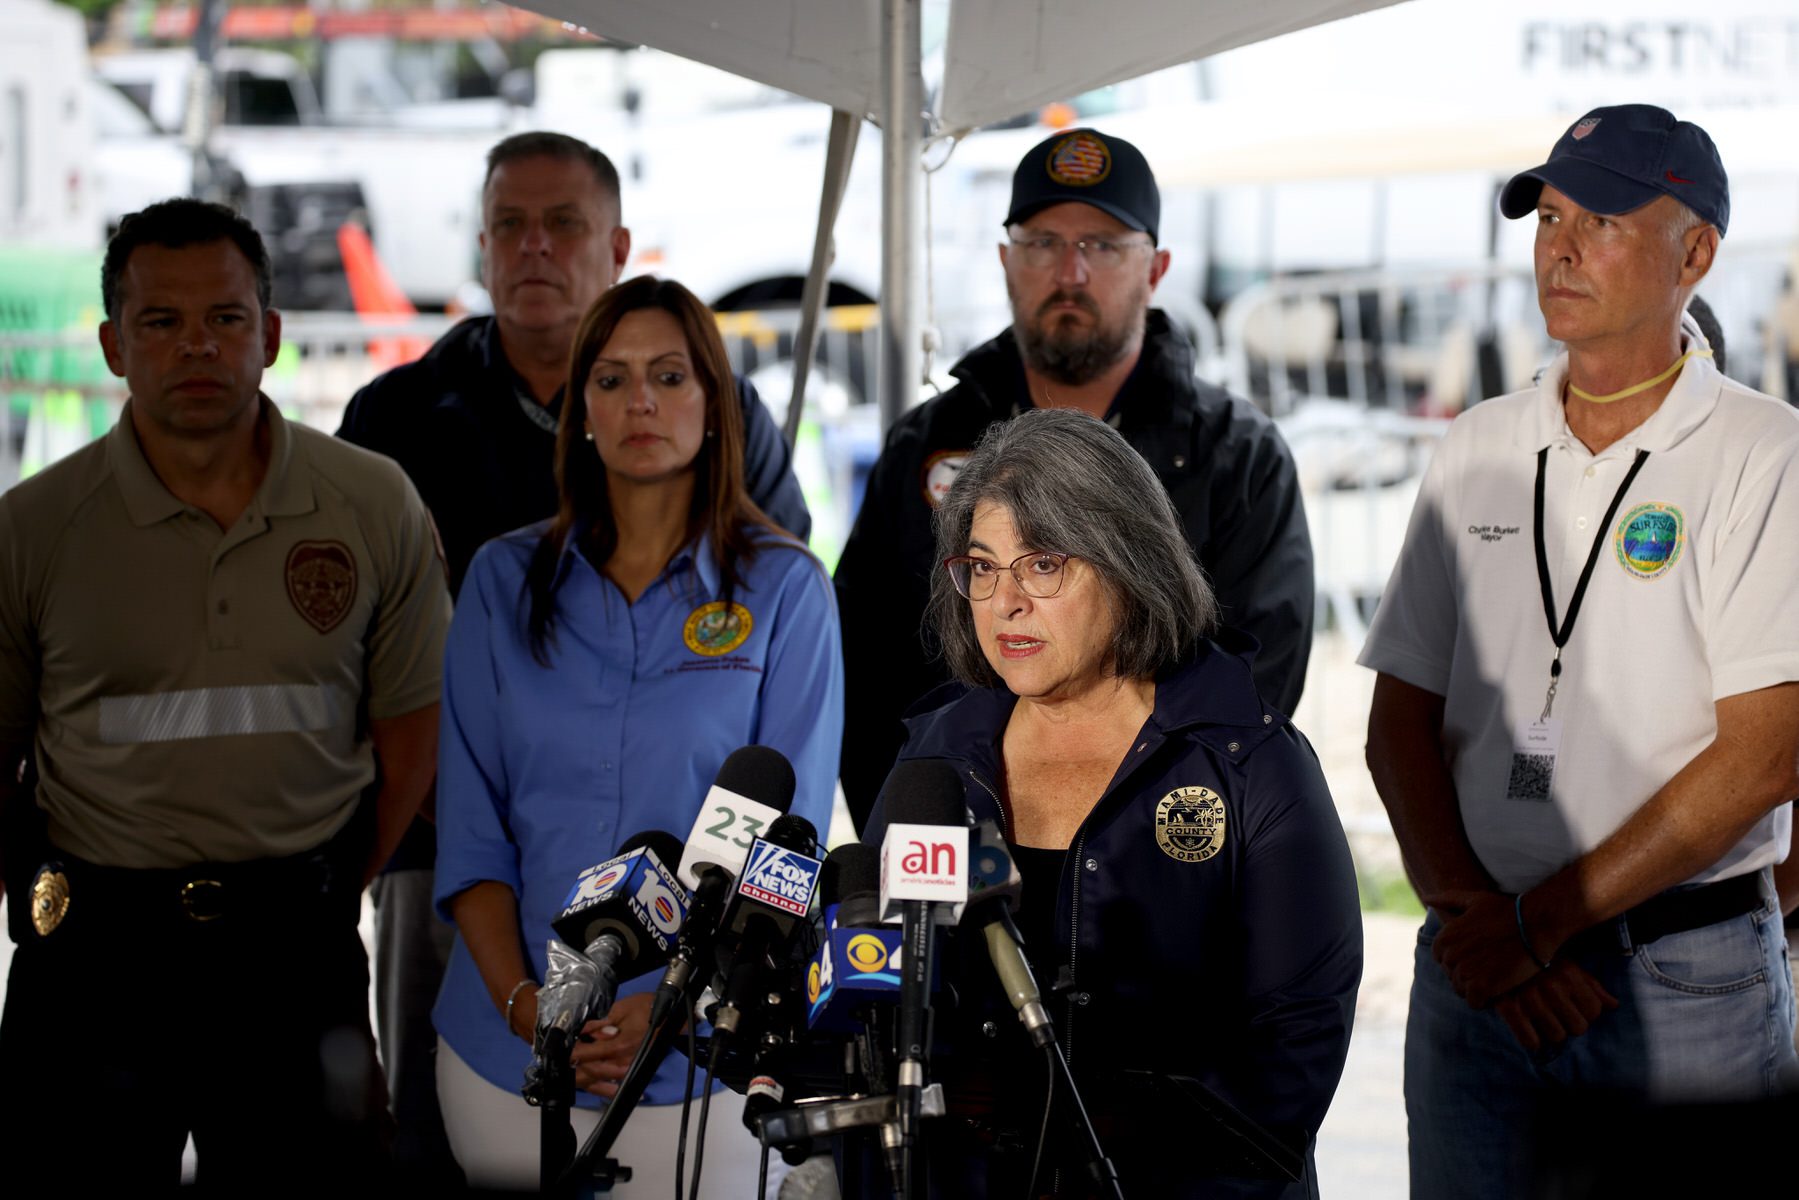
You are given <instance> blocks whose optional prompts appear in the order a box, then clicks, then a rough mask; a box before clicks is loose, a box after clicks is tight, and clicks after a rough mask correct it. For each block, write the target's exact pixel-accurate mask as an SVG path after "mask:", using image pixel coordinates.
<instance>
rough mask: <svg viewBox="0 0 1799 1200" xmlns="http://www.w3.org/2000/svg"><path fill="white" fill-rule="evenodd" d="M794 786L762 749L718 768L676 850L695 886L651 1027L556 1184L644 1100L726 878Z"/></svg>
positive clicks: (787, 771) (704, 959)
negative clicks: (681, 845)
mask: <svg viewBox="0 0 1799 1200" xmlns="http://www.w3.org/2000/svg"><path fill="white" fill-rule="evenodd" d="M794 783H795V781H794V777H793V766H792V765H791V764H790V763H789V762H788V761H787V759H786V757H785V756H783V755H782V754H781V752H780V751H779V750H774V749H770V748H769V747H767V746H743V747H740V748H739V749H736V750H733V751H732V752H731V754H730V756H729V757H727V758H726V759H725V761H724V763H723V764H722V765H721V766H720V767H719V768H718V776H717V778H716V780H715V781H714V782H713V784H712V788H711V790H710V791H708V792H707V793H706V800H705V803H704V805H703V806H702V807H701V809H700V814H699V816H698V818H696V819H695V821H694V823H693V829H692V831H691V832H690V833H689V834H688V835H687V845H686V848H685V850H684V851H683V853H682V857H681V869H680V871H679V872H678V875H679V878H680V880H681V881H682V882H684V883H691V884H692V885H693V898H692V901H691V903H690V904H689V905H688V908H687V920H686V923H685V924H684V925H682V927H681V935H680V938H679V940H678V941H676V943H675V948H674V953H673V954H672V955H671V956H670V958H669V964H668V969H667V970H666V971H664V972H663V974H662V982H661V983H660V984H659V985H658V986H657V988H656V998H655V1000H654V1001H653V1002H652V1003H651V1005H650V1021H649V1032H648V1033H647V1034H646V1035H645V1036H644V1039H643V1043H642V1044H641V1045H640V1046H638V1048H637V1055H636V1057H635V1058H633V1059H632V1060H631V1066H630V1068H629V1069H628V1070H626V1072H625V1077H624V1079H623V1080H621V1081H620V1083H619V1085H618V1091H617V1093H615V1094H614V1095H613V1097H612V1102H611V1103H610V1104H608V1105H607V1106H606V1111H605V1113H604V1114H603V1115H602V1116H601V1117H600V1123H599V1124H598V1125H596V1126H594V1129H593V1132H592V1133H590V1134H588V1135H587V1141H586V1142H585V1143H584V1144H583V1145H582V1147H581V1150H580V1153H579V1154H578V1155H576V1157H575V1162H574V1163H573V1164H572V1165H571V1166H570V1168H569V1169H568V1170H566V1171H564V1172H563V1173H562V1174H561V1175H560V1176H558V1179H557V1183H558V1185H560V1186H566V1185H567V1184H569V1183H570V1182H571V1181H572V1180H573V1179H574V1177H575V1175H576V1174H577V1173H578V1171H579V1170H581V1169H582V1165H583V1164H586V1163H591V1162H594V1161H596V1160H597V1159H598V1158H599V1157H600V1156H602V1155H604V1154H605V1153H606V1152H607V1151H608V1150H610V1149H611V1148H612V1145H613V1143H614V1142H616V1141H617V1140H618V1135H619V1132H620V1130H622V1129H623V1127H624V1122H625V1120H626V1118H627V1117H629V1115H630V1114H631V1113H632V1112H633V1111H634V1110H635V1109H636V1107H637V1103H638V1101H640V1100H642V1099H643V1093H644V1089H645V1088H647V1087H648V1086H649V1081H650V1076H651V1075H652V1074H653V1073H654V1072H655V1070H656V1068H657V1067H658V1066H659V1065H660V1064H661V1062H662V1060H663V1058H665V1057H666V1056H667V1054H668V1050H669V1047H670V1046H671V1045H672V1044H673V1042H674V1037H675V1034H676V1032H677V1031H678V1030H679V1029H680V1028H681V1024H682V1022H681V1021H679V1020H672V1019H671V1016H672V1014H673V1013H674V1010H675V1006H676V1005H677V1004H681V1003H683V1002H684V1001H685V1000H686V998H687V997H688V995H689V994H690V990H691V989H692V988H693V986H694V972H695V971H696V970H697V969H698V967H699V964H701V963H705V964H708V965H710V964H711V963H712V961H713V947H714V946H715V945H716V943H717V940H718V934H719V918H720V914H721V912H722V910H723V909H724V906H725V900H726V898H727V896H728V894H729V892H730V890H731V884H732V881H733V880H734V879H735V878H736V876H737V874H738V873H739V872H740V871H741V870H742V869H743V865H744V858H745V855H747V854H748V852H749V850H750V848H751V847H752V846H754V845H755V835H756V834H757V833H759V832H761V831H762V830H763V829H765V828H767V827H768V826H769V825H771V824H773V823H774V821H775V820H776V818H778V817H780V816H781V814H783V813H785V812H786V811H787V810H788V809H789V808H790V807H792V805H793V791H794ZM696 1173H697V1171H696Z"/></svg>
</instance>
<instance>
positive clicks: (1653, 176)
mask: <svg viewBox="0 0 1799 1200" xmlns="http://www.w3.org/2000/svg"><path fill="white" fill-rule="evenodd" d="M1544 184H1548V185H1549V186H1550V187H1552V188H1554V189H1555V190H1556V191H1558V192H1561V193H1562V194H1563V195H1565V196H1567V197H1568V198H1569V199H1570V200H1572V201H1574V202H1575V203H1576V204H1578V205H1580V206H1581V207H1582V208H1584V209H1587V210H1588V211H1590V212H1596V213H1605V214H1606V215H1607V216H1612V215H1616V214H1617V213H1624V212H1630V211H1631V210H1632V209H1636V208H1641V207H1642V206H1643V205H1645V204H1648V203H1649V202H1650V201H1651V200H1654V199H1655V198H1656V197H1657V196H1672V197H1674V198H1675V199H1676V200H1679V201H1680V202H1681V203H1682V204H1685V205H1686V206H1687V207H1688V208H1690V209H1692V210H1693V211H1694V212H1696V213H1698V214H1699V215H1700V216H1701V217H1703V218H1704V219H1705V220H1707V221H1709V222H1710V223H1711V224H1713V225H1716V226H1717V227H1718V233H1719V235H1720V236H1722V235H1723V233H1724V229H1725V226H1726V225H1728V224H1729V223H1730V181H1729V180H1728V179H1727V178H1726V177H1725V175H1724V162H1723V160H1722V159H1720V158H1719V157H1718V148H1717V147H1716V146H1715V145H1713V144H1712V139H1711V136H1710V135H1709V134H1707V133H1706V132H1705V130H1703V129H1701V128H1699V126H1697V125H1695V124H1693V123H1692V122H1691V121H1679V120H1676V119H1675V117H1674V114H1673V113H1671V112H1669V111H1668V110H1667V109H1665V108H1657V107H1655V106H1654V105H1653V104H1618V105H1613V106H1611V107H1608V108H1596V109H1594V110H1593V111H1592V112H1590V113H1588V114H1587V115H1586V116H1584V117H1582V118H1581V119H1580V120H1578V121H1576V122H1574V124H1573V125H1570V126H1569V127H1568V132H1566V133H1564V134H1563V135H1562V136H1561V140H1560V141H1558V142H1556V144H1555V149H1553V150H1551V151H1550V152H1549V161H1548V162H1546V163H1544V164H1543V165H1542V166H1540V167H1532V168H1531V169H1530V170H1528V171H1521V172H1519V173H1518V174H1516V175H1514V176H1512V179H1511V182H1509V183H1507V184H1506V185H1505V190H1504V191H1502V192H1500V193H1499V211H1500V212H1502V213H1504V214H1505V215H1506V216H1508V217H1512V218H1514V219H1515V218H1517V217H1522V216H1524V215H1525V214H1526V213H1529V212H1532V211H1534V210H1535V209H1536V207H1537V197H1538V196H1539V195H1540V194H1541V193H1542V191H1543V185H1544Z"/></svg>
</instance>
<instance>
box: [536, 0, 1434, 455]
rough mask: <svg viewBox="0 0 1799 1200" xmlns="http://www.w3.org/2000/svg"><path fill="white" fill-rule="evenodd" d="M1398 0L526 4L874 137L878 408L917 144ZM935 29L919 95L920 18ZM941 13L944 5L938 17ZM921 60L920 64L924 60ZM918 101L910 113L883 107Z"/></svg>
mask: <svg viewBox="0 0 1799 1200" xmlns="http://www.w3.org/2000/svg"><path fill="white" fill-rule="evenodd" d="M1399 2H1400V0H1106V2H1105V3H1098V2H1094V0H527V3H526V5H525V6H526V7H528V8H532V9H535V10H536V11H538V12H542V13H544V14H546V15H548V16H552V17H556V18H560V19H562V20H564V21H568V22H570V23H571V24H574V25H577V26H580V27H582V28H585V29H588V30H591V31H592V32H595V33H599V34H603V35H605V36H607V37H611V38H615V39H618V40H621V41H628V42H637V43H639V44H642V45H645V46H652V47H654V48H656V49H658V50H663V51H667V52H669V53H671V54H677V55H680V56H681V57H683V58H690V59H694V60H696V61H698V62H702V63H705V64H707V65H709V66H714V67H719V68H721V69H723V70H726V71H730V72H732V73H733V74H736V75H742V76H744V77H746V78H749V79H753V80H756V81H757V82H760V83H764V84H767V85H769V86H771V87H776V88H780V89H782V90H783V91H787V92H792V93H793V94H795V95H797V96H801V97H803V98H805V99H809V100H816V101H819V102H821V103H824V104H828V105H830V106H831V108H833V109H834V110H836V111H837V112H838V113H840V114H849V115H850V116H851V117H867V118H868V119H870V120H873V121H874V122H876V124H878V125H880V126H881V127H882V129H883V131H884V137H883V140H882V162H883V166H882V188H883V201H882V203H883V212H882V234H881V237H882V271H881V369H880V402H881V414H882V418H883V423H884V424H890V423H891V422H892V421H893V419H894V418H895V417H897V416H898V415H899V413H900V412H901V411H902V410H903V409H904V408H905V406H906V405H907V404H908V403H910V402H911V399H912V398H913V397H914V396H916V394H917V391H918V384H919V382H920V379H919V376H920V374H921V371H922V346H921V326H922V320H921V312H920V297H921V294H922V289H921V288H920V286H919V275H920V272H919V264H918V258H917V254H918V245H919V243H920V242H921V241H922V234H923V228H922V221H921V207H922V206H921V204H920V202H919V201H920V196H921V192H922V178H923V174H922V171H923V167H922V162H921V160H920V148H921V145H922V139H923V136H924V134H925V131H926V125H927V123H928V125H929V128H930V130H931V132H946V133H960V132H963V131H966V130H969V129H973V128H975V127H977V126H980V125H985V124H988V123H991V122H994V121H998V120H1002V119H1004V118H1007V117H1011V116H1014V115H1016V114H1018V113H1021V112H1026V111H1029V110H1030V109H1033V108H1036V107H1037V106H1039V105H1042V104H1045V103H1047V102H1049V101H1052V100H1058V99H1062V98H1065V97H1069V96H1074V95H1078V94H1079V93H1081V92H1084V91H1089V90H1092V89H1094V88H1098V87H1103V86H1105V85H1107V84H1111V83H1116V82H1118V81H1120V80H1124V79H1131V78H1134V77H1136V76H1138V75H1142V74H1144V73H1146V72H1149V71H1153V70H1157V69H1158V68H1161V67H1169V66H1174V65H1175V64H1177V63H1182V62H1190V61H1192V60H1194V59H1199V58H1205V57H1208V56H1210V55H1214V54H1219V53H1222V52H1223V51H1226V50H1233V49H1236V48H1237V47H1239V46H1245V45H1248V44H1250V43H1251V42H1256V41H1260V40H1262V39H1264V38H1271V37H1275V36H1277V35H1279V34H1283V33H1291V32H1293V31H1295V30H1299V29H1305V28H1308V27H1310V26H1313V25H1318V24H1322V23H1324V22H1326V21H1334V20H1337V19H1339V18H1342V17H1348V16H1352V15H1354V14H1356V13H1361V12H1367V11H1369V10H1371V9H1377V8H1385V7H1387V6H1389V5H1392V4H1395V3H1399ZM926 10H929V14H930V21H929V24H930V25H931V26H932V27H933V28H940V29H943V30H945V33H944V36H943V44H942V48H941V56H940V59H939V58H937V56H933V58H934V61H940V63H941V78H940V80H939V81H938V83H937V86H936V87H935V88H934V89H933V95H932V96H930V97H929V98H927V96H926V93H925V89H924V83H923V79H924V62H923V60H924V57H925V55H924V53H923V44H924V39H923V29H924V27H925V25H926V24H927V22H926V19H925V13H926ZM946 13H947V21H945V20H943V18H944V16H945V14H946ZM936 74H937V72H936V71H935V70H934V71H933V76H935V75H936ZM895 114H918V115H919V117H920V118H921V119H920V120H916V121H914V120H911V119H895ZM854 131H855V122H854V121H853V120H846V119H843V118H842V117H839V119H837V120H836V121H835V122H834V123H833V133H832V155H831V160H832V163H833V166H834V168H835V169H836V170H837V171H839V172H841V174H832V172H831V171H827V175H828V176H829V177H828V178H827V179H826V180H825V181H824V189H823V197H822V200H821V203H820V220H819V226H820V232H819V238H818V242H817V249H816V253H815V255H814V261H813V264H812V270H811V272H810V274H809V275H808V276H807V280H806V290H805V294H804V298H803V299H802V302H801V309H802V313H801V326H800V336H799V338H798V339H797V344H796V346H795V356H794V394H793V398H792V400H791V402H790V403H789V405H788V421H787V426H788V436H789V438H790V439H791V438H792V436H793V435H794V432H795V431H796V430H797V428H798V420H799V414H800V410H801V408H802V401H803V397H804V395H805V381H806V371H807V368H808V367H809V366H810V365H811V341H810V338H811V331H812V329H813V328H815V325H816V318H817V313H818V309H819V307H820V306H821V305H822V304H823V297H824V293H825V273H826V268H827V264H828V261H829V258H830V241H829V237H830V228H831V226H832V225H833V224H834V223H835V218H836V207H837V203H838V201H839V200H840V199H841V196H842V188H843V182H844V179H845V178H847V172H848V161H849V153H850V151H851V150H853V146H854V140H855V137H854Z"/></svg>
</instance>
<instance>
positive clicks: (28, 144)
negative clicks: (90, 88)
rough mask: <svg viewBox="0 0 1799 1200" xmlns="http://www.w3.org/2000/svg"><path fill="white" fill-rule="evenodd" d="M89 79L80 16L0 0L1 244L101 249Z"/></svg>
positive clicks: (44, 2)
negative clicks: (89, 114)
mask: <svg viewBox="0 0 1799 1200" xmlns="http://www.w3.org/2000/svg"><path fill="white" fill-rule="evenodd" d="M86 78H87V33H86V30H85V28H84V27H83V24H82V20H81V14H80V13H78V12H76V11H75V10H74V9H72V8H68V7H65V6H63V5H61V4H52V3H49V2H48V0H0V243H15V244H29V245H33V246H38V247H43V248H49V247H63V248H70V249H91V248H93V247H95V246H97V245H99V243H100V238H101V235H102V233H103V226H102V221H101V216H100V210H99V200H98V197H97V196H96V195H95V187H94V178H93V174H92V165H93V161H94V154H93V142H92V139H91V137H90V136H89V133H88V130H89V128H90V126H89V118H88V101H89V97H88V93H87V89H86V87H85V86H84V81H85V79H86Z"/></svg>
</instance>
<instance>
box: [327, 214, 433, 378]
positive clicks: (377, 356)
mask: <svg viewBox="0 0 1799 1200" xmlns="http://www.w3.org/2000/svg"><path fill="white" fill-rule="evenodd" d="M337 252H338V254H339V255H340V256H341V257H342V258H343V260H344V276H345V278H347V279H348V280H349V281H350V299H351V301H352V302H354V303H355V305H356V311H357V312H358V313H359V314H360V315H361V316H362V320H363V323H364V324H365V325H402V324H405V323H406V321H407V320H409V319H410V318H412V317H416V316H418V309H416V308H414V307H413V306H412V301H410V300H408V299H407V298H406V293H405V292H402V291H401V290H400V285H399V284H397V283H395V282H394V277H393V276H392V275H390V274H388V273H387V268H386V267H385V266H384V265H382V262H381V258H380V256H379V255H377V254H376V253H375V243H374V242H373V241H371V240H370V239H369V234H368V230H366V229H364V228H363V227H362V226H361V225H359V224H357V223H356V222H355V221H345V222H344V223H343V224H342V225H340V226H338V229H337ZM430 348H431V343H430V341H429V340H428V339H426V338H416V337H387V338H373V339H371V340H370V341H369V344H368V354H369V361H370V362H371V363H372V364H373V365H374V367H375V370H376V371H386V370H388V369H389V368H391V367H397V366H400V365H401V364H403V363H409V362H411V361H413V360H414V359H416V358H418V357H419V356H420V355H421V354H423V353H424V352H425V351H426V350H428V349H430Z"/></svg>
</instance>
